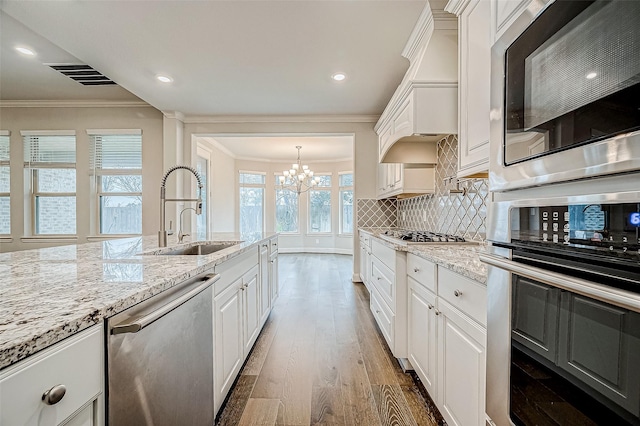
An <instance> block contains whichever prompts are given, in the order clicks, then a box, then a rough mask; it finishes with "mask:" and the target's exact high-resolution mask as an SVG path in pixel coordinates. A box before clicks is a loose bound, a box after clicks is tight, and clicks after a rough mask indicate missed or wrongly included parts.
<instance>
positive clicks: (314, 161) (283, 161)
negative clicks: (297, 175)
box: [235, 157, 353, 173]
mask: <svg viewBox="0 0 640 426" xmlns="http://www.w3.org/2000/svg"><path fill="white" fill-rule="evenodd" d="M235 159H236V160H239V161H255V162H260V163H286V164H289V163H292V162H295V158H293V157H291V158H286V159H284V160H278V159H264V158H255V157H235ZM343 161H353V157H345V158H334V159H331V160H311V161H307V163H308V164H309V168H312V167H311V166H312V165H313V164H328V163H338V162H343ZM314 168H315V167H314ZM320 173H322V172H320Z"/></svg>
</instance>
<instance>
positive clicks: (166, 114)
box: [162, 111, 184, 123]
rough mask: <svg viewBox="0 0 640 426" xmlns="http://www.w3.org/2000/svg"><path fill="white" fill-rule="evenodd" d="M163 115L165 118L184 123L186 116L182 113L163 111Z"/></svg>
mask: <svg viewBox="0 0 640 426" xmlns="http://www.w3.org/2000/svg"><path fill="white" fill-rule="evenodd" d="M162 115H164V117H165V118H169V119H172V120H178V121H181V122H183V123H184V114H183V113H181V112H180V111H162Z"/></svg>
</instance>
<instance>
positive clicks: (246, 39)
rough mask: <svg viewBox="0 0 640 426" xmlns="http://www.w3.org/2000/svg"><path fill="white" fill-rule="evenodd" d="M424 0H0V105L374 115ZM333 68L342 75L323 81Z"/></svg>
mask: <svg viewBox="0 0 640 426" xmlns="http://www.w3.org/2000/svg"><path fill="white" fill-rule="evenodd" d="M425 4H426V1H425V0H421V1H404V0H378V1H375V0H374V1H365V0H337V1H331V0H326V1H321V0H314V1H269V0H262V1H242V0H236V1H218V0H213V1H185V0H173V1H159V0H148V1H138V0H134V1H128V0H103V1H83V0H76V1H36V0H31V1H22V0H20V1H19V0H0V6H1V7H2V10H3V12H4V13H3V14H2V15H1V16H0V18H1V21H0V31H1V33H0V47H1V49H2V50H1V52H0V100H2V101H16V100H30V101H36V100H46V101H63V100H65V101H70V100H89V99H94V100H112V101H135V100H138V98H140V99H142V100H144V101H146V102H148V103H149V104H151V105H153V106H154V107H156V108H158V109H160V110H162V111H178V112H180V113H182V114H185V115H186V116H211V115H222V116H229V115H353V116H356V115H379V114H380V113H381V112H382V110H383V109H384V107H385V105H386V104H387V102H388V101H389V99H390V97H391V95H392V94H393V92H394V90H395V88H396V87H397V86H398V84H399V83H400V81H401V79H402V77H403V75H404V73H405V71H406V70H407V68H408V65H409V64H408V61H407V60H406V59H404V58H402V57H401V52H402V49H403V48H404V45H405V43H406V42H407V40H408V38H409V35H410V33H411V31H412V29H413V27H414V25H415V23H416V21H417V19H418V17H419V15H420V12H421V11H422V9H423V7H424V5H425ZM17 44H21V45H26V46H27V47H31V48H32V49H34V50H35V51H36V52H37V56H36V57H33V58H27V57H24V56H21V55H20V54H18V53H17V52H16V51H15V50H14V48H15V46H16V45H17ZM50 62H55V63H69V62H81V63H86V64H88V65H91V66H92V67H93V68H95V69H96V70H98V71H100V72H102V73H103V74H105V75H107V76H108V77H109V78H111V79H112V80H114V81H115V82H117V83H118V84H119V86H121V87H118V86H107V87H86V86H82V85H80V84H78V83H75V82H73V81H72V80H70V79H68V78H67V77H64V76H62V75H61V74H59V73H57V72H55V71H53V70H52V69H50V68H49V67H46V66H44V65H42V64H43V63H50ZM338 71H342V72H345V73H346V74H347V79H346V80H345V81H343V82H335V81H333V80H332V79H331V78H330V76H331V75H332V74H333V73H335V72H338ZM158 74H166V75H169V76H171V77H172V78H173V79H174V82H173V83H171V84H163V83H160V82H159V81H157V80H156V79H155V77H156V76H157V75H158ZM123 88H124V89H126V90H123ZM127 91H128V92H130V93H128V92H127ZM303 151H304V150H303Z"/></svg>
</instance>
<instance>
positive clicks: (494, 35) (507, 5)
mask: <svg viewBox="0 0 640 426" xmlns="http://www.w3.org/2000/svg"><path fill="white" fill-rule="evenodd" d="M546 2H547V0H543V3H546ZM530 3H533V0H491V44H493V43H495V42H496V40H497V39H499V38H500V37H501V36H502V34H503V33H504V32H505V31H506V30H507V28H508V27H509V25H511V24H512V23H513V22H514V21H515V20H516V19H517V18H518V16H520V15H521V14H522V12H524V11H525V10H527V6H529V4H530Z"/></svg>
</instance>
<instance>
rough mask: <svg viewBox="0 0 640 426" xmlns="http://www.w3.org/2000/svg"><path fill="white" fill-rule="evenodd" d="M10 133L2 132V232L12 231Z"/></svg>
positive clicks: (0, 208)
mask: <svg viewBox="0 0 640 426" xmlns="http://www.w3.org/2000/svg"><path fill="white" fill-rule="evenodd" d="M9 186H10V175H9V134H8V132H1V133H0V234H10V233H11V209H10V206H9V204H10V203H9V200H10V198H9V194H10V192H11V191H10V189H9Z"/></svg>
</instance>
